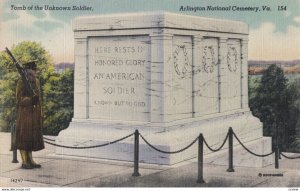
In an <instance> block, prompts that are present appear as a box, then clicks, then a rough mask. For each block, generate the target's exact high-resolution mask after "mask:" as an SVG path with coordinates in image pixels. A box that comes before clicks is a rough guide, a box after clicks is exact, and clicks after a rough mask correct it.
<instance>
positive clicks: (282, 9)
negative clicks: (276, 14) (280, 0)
mask: <svg viewBox="0 0 300 191" xmlns="http://www.w3.org/2000/svg"><path fill="white" fill-rule="evenodd" d="M278 11H286V6H278Z"/></svg>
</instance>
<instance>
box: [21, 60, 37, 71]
mask: <svg viewBox="0 0 300 191" xmlns="http://www.w3.org/2000/svg"><path fill="white" fill-rule="evenodd" d="M36 62H37V60H31V61H29V62H26V63H24V64H23V66H24V68H25V69H32V70H36Z"/></svg>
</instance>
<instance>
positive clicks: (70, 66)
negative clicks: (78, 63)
mask: <svg viewBox="0 0 300 191" xmlns="http://www.w3.org/2000/svg"><path fill="white" fill-rule="evenodd" d="M54 67H55V73H62V72H63V71H65V70H66V69H72V70H74V63H65V62H61V63H58V64H55V65H54Z"/></svg>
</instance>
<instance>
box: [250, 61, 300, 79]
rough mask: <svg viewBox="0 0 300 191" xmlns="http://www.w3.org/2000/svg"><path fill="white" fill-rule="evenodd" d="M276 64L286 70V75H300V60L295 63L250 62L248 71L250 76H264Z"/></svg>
mask: <svg viewBox="0 0 300 191" xmlns="http://www.w3.org/2000/svg"><path fill="white" fill-rule="evenodd" d="M272 64H276V65H277V66H278V67H280V68H282V69H283V70H284V73H299V71H300V60H293V61H261V60H249V61H248V71H249V74H250V75H256V74H262V73H263V72H264V71H265V70H266V69H267V68H268V67H269V66H271V65H272Z"/></svg>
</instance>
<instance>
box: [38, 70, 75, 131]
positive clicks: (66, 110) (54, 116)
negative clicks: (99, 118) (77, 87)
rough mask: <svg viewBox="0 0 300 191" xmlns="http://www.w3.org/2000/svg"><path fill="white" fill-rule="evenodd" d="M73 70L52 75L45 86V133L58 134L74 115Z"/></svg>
mask: <svg viewBox="0 0 300 191" xmlns="http://www.w3.org/2000/svg"><path fill="white" fill-rule="evenodd" d="M73 76H74V72H73V70H66V71H64V72H63V73H61V74H55V75H52V76H51V77H50V78H49V80H48V81H47V83H46V84H45V85H44V87H43V92H44V107H43V108H44V127H45V130H44V134H51V135H57V134H58V133H59V131H61V130H62V129H65V128H67V127H68V125H69V122H70V121H71V119H72V116H73V81H74V77H73Z"/></svg>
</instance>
